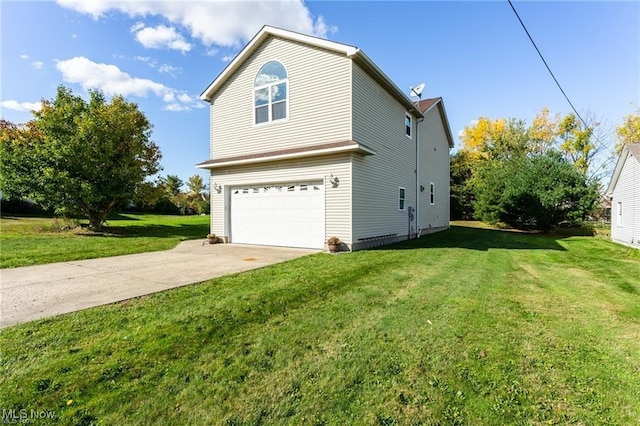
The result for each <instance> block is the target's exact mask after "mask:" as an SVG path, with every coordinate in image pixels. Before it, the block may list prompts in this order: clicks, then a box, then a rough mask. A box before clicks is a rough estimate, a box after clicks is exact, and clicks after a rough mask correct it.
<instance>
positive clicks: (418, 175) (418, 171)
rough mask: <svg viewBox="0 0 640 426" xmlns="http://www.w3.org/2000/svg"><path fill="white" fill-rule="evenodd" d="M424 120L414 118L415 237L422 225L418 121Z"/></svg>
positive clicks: (418, 234) (422, 119)
mask: <svg viewBox="0 0 640 426" xmlns="http://www.w3.org/2000/svg"><path fill="white" fill-rule="evenodd" d="M423 121H424V117H422V118H420V119H417V120H416V238H420V234H421V233H422V227H421V226H420V199H419V196H420V161H419V153H420V151H419V147H420V123H422V122H423Z"/></svg>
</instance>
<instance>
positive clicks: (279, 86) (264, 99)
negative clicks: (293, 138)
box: [253, 61, 289, 124]
mask: <svg viewBox="0 0 640 426" xmlns="http://www.w3.org/2000/svg"><path fill="white" fill-rule="evenodd" d="M288 100H289V79H288V75H287V70H286V69H285V67H284V65H282V64H281V63H280V62H278V61H269V62H267V63H266V64H264V65H263V66H262V68H260V71H258V74H257V75H256V79H255V81H254V82H253V109H254V114H253V117H254V123H255V124H262V123H269V122H272V121H278V120H284V119H286V118H287V116H288V111H289V106H288Z"/></svg>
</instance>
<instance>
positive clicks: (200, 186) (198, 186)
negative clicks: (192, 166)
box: [187, 175, 206, 200]
mask: <svg viewBox="0 0 640 426" xmlns="http://www.w3.org/2000/svg"><path fill="white" fill-rule="evenodd" d="M187 187H188V188H189V192H190V193H191V195H192V196H194V197H196V198H202V199H203V200H206V197H205V195H204V191H205V190H206V185H205V184H204V180H203V179H202V176H200V175H193V176H191V177H190V178H189V179H188V180H187Z"/></svg>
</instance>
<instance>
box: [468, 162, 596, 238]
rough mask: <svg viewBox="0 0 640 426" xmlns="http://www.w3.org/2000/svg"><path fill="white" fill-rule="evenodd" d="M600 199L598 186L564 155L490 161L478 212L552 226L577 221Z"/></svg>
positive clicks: (488, 218)
mask: <svg viewBox="0 0 640 426" xmlns="http://www.w3.org/2000/svg"><path fill="white" fill-rule="evenodd" d="M597 200H598V192H597V187H596V184H595V183H594V182H590V181H588V179H587V178H586V177H585V176H584V175H583V174H582V173H580V172H579V171H577V170H576V169H575V168H574V167H573V166H572V165H571V164H569V163H568V162H567V161H566V160H564V159H563V157H562V155H561V154H560V153H557V152H553V151H550V152H548V153H545V154H537V155H529V156H523V157H513V158H510V159H506V160H502V161H488V162H487V163H486V164H485V165H484V166H483V168H482V169H481V170H480V179H479V184H478V185H477V186H476V203H475V208H476V215H477V216H478V217H479V218H480V219H481V220H483V221H485V222H488V223H493V224H495V223H498V222H502V223H505V224H507V225H509V226H511V227H514V228H519V229H539V230H549V229H551V228H553V227H556V226H558V225H560V224H563V223H564V224H569V225H573V224H579V223H581V222H582V221H584V220H585V219H586V217H587V216H588V214H589V213H590V212H591V211H592V209H593V207H594V205H595V203H596V201H597Z"/></svg>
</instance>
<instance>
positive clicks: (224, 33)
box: [0, 0, 640, 180]
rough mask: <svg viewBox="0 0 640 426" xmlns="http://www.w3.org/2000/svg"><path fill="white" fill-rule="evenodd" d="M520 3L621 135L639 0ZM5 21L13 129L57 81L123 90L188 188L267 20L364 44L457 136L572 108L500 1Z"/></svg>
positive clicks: (539, 36)
mask: <svg viewBox="0 0 640 426" xmlns="http://www.w3.org/2000/svg"><path fill="white" fill-rule="evenodd" d="M514 5H515V7H516V8H517V10H518V12H519V14H520V17H521V18H522V19H523V21H524V22H525V24H526V25H527V27H528V29H529V32H530V33H531V35H532V37H533V38H534V40H535V41H536V43H537V44H538V47H539V48H540V49H541V51H542V53H543V55H544V56H545V58H546V60H547V62H548V63H549V65H550V66H551V69H552V70H553V71H554V73H555V75H556V77H557V78H558V80H559V81H560V83H561V84H562V85H563V88H564V89H565V91H566V93H567V94H568V95H569V97H570V99H571V101H572V102H573V104H574V105H575V106H576V108H577V109H578V111H579V112H580V113H584V112H586V111H590V112H591V113H592V114H594V115H595V116H596V117H598V118H599V119H601V120H603V121H604V122H606V123H608V124H609V125H611V126H615V125H617V124H620V123H621V121H622V118H623V117H624V115H626V114H629V113H631V112H633V111H635V110H636V109H637V108H638V105H639V103H640V3H639V2H517V1H516V2H514ZM0 14H1V34H0V37H1V39H0V40H1V43H2V49H1V58H0V59H1V81H0V106H1V115H2V116H3V117H4V118H5V119H8V120H10V121H13V122H16V123H21V122H26V121H28V120H29V119H30V118H31V117H32V116H31V113H30V112H29V111H28V109H29V108H33V105H35V104H36V103H38V101H39V100H40V99H41V98H45V99H51V98H53V96H54V95H55V90H56V87H57V86H58V85H59V84H64V85H66V86H68V87H70V88H71V89H72V90H73V91H74V92H75V93H79V94H85V93H86V91H87V90H88V89H90V88H101V89H103V90H104V91H105V92H106V93H107V94H109V93H121V94H123V95H125V97H127V99H129V100H131V101H133V102H136V103H137V104H138V105H139V107H140V109H141V110H142V111H143V112H145V114H146V115H147V117H148V118H149V119H150V120H151V122H152V123H153V124H154V131H153V136H152V137H153V139H154V141H155V142H156V143H157V144H158V145H159V146H160V148H161V150H162V153H163V160H162V165H163V167H164V170H163V171H162V172H161V174H162V175H166V174H176V175H178V176H180V177H181V178H182V179H183V180H186V179H187V178H188V177H189V176H191V175H193V174H195V173H200V174H202V175H203V176H206V174H205V173H204V172H201V171H198V170H197V169H196V168H195V167H194V165H195V164H196V163H198V162H201V161H204V160H207V159H208V158H209V143H208V140H209V139H208V132H209V124H208V114H209V113H208V109H207V108H206V106H207V105H206V104H205V103H204V102H202V101H200V100H199V99H198V96H199V95H200V93H201V92H202V91H203V90H204V89H205V88H206V86H207V85H208V84H209V83H210V82H211V80H213V79H214V78H215V77H216V76H217V75H218V74H219V73H220V72H221V71H222V70H223V69H224V67H225V66H226V65H227V64H228V62H229V60H230V59H231V58H233V56H234V55H235V54H236V53H237V52H238V51H239V50H240V49H241V48H242V46H243V45H244V44H245V43H246V42H247V41H248V40H249V39H250V38H251V37H252V36H253V35H254V34H255V33H256V32H258V30H259V29H260V28H261V26H262V25H264V24H268V25H273V26H278V27H281V28H287V29H292V30H295V31H300V32H304V33H308V34H313V35H317V36H321V37H326V38H329V39H331V40H334V41H338V42H343V43H346V44H351V45H356V46H358V47H359V48H361V49H363V50H364V52H365V53H366V54H367V55H368V56H369V57H370V58H371V59H373V60H374V62H376V63H377V64H378V66H379V67H380V68H381V69H382V70H383V71H384V72H385V73H386V74H387V75H388V76H389V77H390V78H391V79H392V80H393V81H394V82H395V83H396V84H397V85H398V86H399V87H400V88H401V89H403V90H405V91H406V92H407V93H408V91H409V87H410V86H412V85H416V84H418V83H422V82H424V83H426V89H425V92H424V97H435V96H442V97H443V98H444V102H445V106H446V109H447V113H448V118H449V122H450V124H451V129H452V132H453V133H454V135H456V136H457V134H458V132H459V131H460V130H462V129H463V128H464V126H465V125H468V124H469V123H470V122H471V121H472V120H474V119H477V118H478V117H480V116H487V117H490V118H502V117H517V118H523V119H526V120H528V121H531V119H532V118H533V117H534V116H535V114H536V113H537V112H539V111H540V110H541V109H542V108H543V107H545V106H547V107H549V108H550V110H551V112H552V113H555V112H558V113H561V114H566V113H569V112H571V109H570V106H569V105H568V104H567V102H566V100H565V99H564V97H563V96H562V94H561V93H560V91H559V90H558V88H557V87H556V85H555V83H554V82H553V80H552V79H551V77H550V75H549V74H548V72H547V70H546V69H545V68H544V65H543V64H542V62H541V60H540V58H539V57H538V55H537V53H536V52H535V50H534V48H533V46H532V45H531V43H530V42H529V40H528V38H527V36H526V34H525V33H524V31H523V30H522V28H521V26H520V24H519V23H518V21H517V19H516V17H515V15H514V14H513V12H512V10H511V8H510V7H509V4H508V3H507V2H506V1H498V2H485V1H476V2H457V1H454V2H429V1H410V2H370V1H354V2H330V1H319V2H311V1H310V2H301V1H266V2H206V1H200V2H189V1H182V2H177V1H176V2H160V1H153V0H151V1H136V2H123V1H119V2H118V1H112V0H93V1H85V0H59V1H56V2H53V1H51V2H45V1H2V2H1V3H0ZM457 146H459V142H458V141H457V140H456V147H457Z"/></svg>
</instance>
